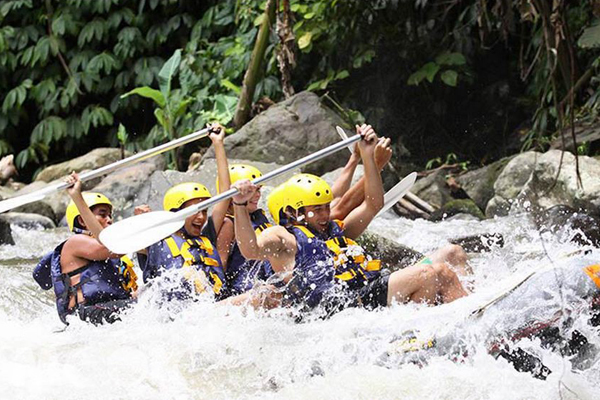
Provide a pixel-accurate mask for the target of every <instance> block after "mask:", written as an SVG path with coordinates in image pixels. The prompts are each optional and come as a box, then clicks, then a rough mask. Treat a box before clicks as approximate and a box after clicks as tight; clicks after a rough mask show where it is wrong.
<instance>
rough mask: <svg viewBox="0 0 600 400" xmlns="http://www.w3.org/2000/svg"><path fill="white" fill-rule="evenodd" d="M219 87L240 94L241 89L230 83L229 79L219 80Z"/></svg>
mask: <svg viewBox="0 0 600 400" xmlns="http://www.w3.org/2000/svg"><path fill="white" fill-rule="evenodd" d="M221 86H223V87H226V88H227V89H230V90H233V91H234V92H235V93H236V94H238V95H239V94H240V93H241V92H242V89H241V88H240V87H239V86H237V85H236V84H234V83H233V82H231V81H230V80H229V79H221Z"/></svg>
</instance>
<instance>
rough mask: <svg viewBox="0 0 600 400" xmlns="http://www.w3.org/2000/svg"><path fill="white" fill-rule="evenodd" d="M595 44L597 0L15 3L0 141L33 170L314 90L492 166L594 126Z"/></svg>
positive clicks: (6, 20) (599, 14)
mask: <svg viewBox="0 0 600 400" xmlns="http://www.w3.org/2000/svg"><path fill="white" fill-rule="evenodd" d="M261 27H263V28H262V31H263V35H262V38H263V42H262V48H261V49H259V50H258V51H259V52H264V54H263V53H261V55H262V57H260V58H259V59H258V61H256V60H255V61H256V62H255V63H254V64H255V65H254V67H253V69H251V70H252V74H250V75H252V76H251V78H253V82H254V85H255V87H253V88H252V89H255V90H250V91H248V88H247V87H246V85H244V75H245V73H246V71H247V70H248V68H249V65H250V61H251V58H252V57H251V55H252V52H253V50H254V51H257V50H255V48H257V47H258V46H256V44H257V40H258V39H257V37H258V38H260V37H261V36H260V35H259V31H261ZM265 29H266V30H265ZM599 48H600V1H599V0H591V1H581V2H572V1H567V0H443V1H442V0H219V1H217V0H202V1H201V0H135V1H134V0H60V1H59V0H36V1H33V0H5V1H3V2H1V3H0V102H1V104H0V155H4V154H10V153H14V154H15V155H16V163H17V166H18V167H19V168H20V169H21V171H22V172H21V175H22V177H23V176H27V177H31V176H32V175H33V174H34V173H35V171H37V170H39V168H41V167H42V166H44V165H47V164H49V163H55V162H58V161H62V160H64V159H67V158H73V157H75V156H77V155H81V154H84V153H85V152H86V151H88V150H90V149H91V148H94V147H98V146H118V145H121V146H123V147H125V148H127V149H129V150H138V149H145V148H148V147H151V146H153V145H155V144H158V143H162V142H164V141H166V140H169V139H172V138H174V137H179V136H182V135H185V134H188V133H190V132H192V131H194V130H196V129H199V128H201V127H202V126H204V124H205V123H206V122H208V121H212V120H219V121H220V122H222V123H224V124H229V125H230V126H238V127H239V126H240V125H241V124H243V122H245V120H247V118H249V116H251V112H252V108H254V109H255V111H254V112H258V111H259V110H260V106H261V104H270V103H271V102H277V101H281V100H282V99H284V98H286V97H289V96H291V95H292V94H293V93H297V92H299V91H302V90H311V91H314V92H316V93H317V94H319V95H322V96H323V98H324V101H326V102H329V103H330V104H331V105H332V107H334V108H336V109H338V110H339V111H340V113H341V114H342V115H343V116H344V117H345V118H347V119H348V120H349V122H360V121H361V120H363V119H366V120H367V121H369V122H370V123H371V124H373V125H374V126H376V127H377V129H378V131H379V132H381V133H382V134H384V135H387V136H391V137H393V138H395V139H396V140H401V141H402V143H403V144H404V145H405V146H406V147H407V148H408V149H409V151H410V152H411V156H412V158H413V159H414V160H415V161H416V162H417V163H418V164H420V165H423V166H424V165H425V163H426V162H427V160H431V159H435V158H436V157H438V158H440V157H441V158H443V157H445V155H447V154H452V155H453V156H454V158H455V159H457V160H463V161H465V160H469V161H471V162H472V164H476V165H481V164H485V163H487V162H489V161H492V160H495V159H498V158H499V157H502V156H504V155H507V154H511V153H514V152H518V151H522V150H526V149H532V148H535V149H542V150H543V149H545V148H547V147H548V145H549V142H550V140H551V139H552V138H554V137H556V136H557V135H561V134H562V135H570V134H571V128H572V127H573V126H575V125H577V124H582V123H589V122H594V121H595V120H596V118H597V115H598V112H599V110H600V74H599V72H598V71H599V70H598V66H599V63H600V58H599V55H600V53H599V52H598V49H599ZM254 85H253V86H254ZM240 98H242V99H244V98H245V99H246V100H247V102H248V104H246V113H247V115H245V116H243V115H242V114H239V115H236V107H238V100H239V99H240ZM244 104H245V103H244ZM244 104H242V103H240V106H244ZM239 108H244V107H239ZM240 115H241V116H240ZM234 120H235V121H234ZM596 150H597V149H589V148H586V149H585V151H586V152H589V153H593V152H595V151H596ZM175 161H177V167H178V168H185V159H184V158H183V156H182V158H181V159H179V160H173V162H175Z"/></svg>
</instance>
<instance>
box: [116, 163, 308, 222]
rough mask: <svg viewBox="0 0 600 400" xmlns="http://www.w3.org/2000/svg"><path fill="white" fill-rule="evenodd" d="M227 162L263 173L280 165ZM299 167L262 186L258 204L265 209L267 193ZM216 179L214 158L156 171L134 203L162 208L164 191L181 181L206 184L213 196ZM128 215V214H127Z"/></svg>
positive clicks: (297, 170) (156, 208)
mask: <svg viewBox="0 0 600 400" xmlns="http://www.w3.org/2000/svg"><path fill="white" fill-rule="evenodd" d="M228 161H229V164H230V165H233V164H248V165H252V166H254V167H256V168H258V169H259V170H260V171H261V172H262V173H263V174H266V173H268V172H271V171H274V170H276V169H277V168H279V167H281V166H280V165H278V164H275V163H263V162H257V161H248V160H238V159H229V160H228ZM299 172H300V170H299V169H292V170H290V171H289V172H287V173H285V174H283V175H281V176H279V177H277V178H273V179H271V180H270V181H269V182H267V183H266V184H265V186H263V191H262V199H261V201H260V203H259V206H260V207H262V208H263V209H265V210H266V204H265V200H266V197H267V195H268V194H269V193H270V191H271V190H272V188H273V187H275V186H277V185H279V184H280V183H283V182H285V181H286V180H288V179H289V178H290V177H291V176H292V175H294V174H297V173H299ZM216 180H217V165H216V162H215V160H214V159H206V160H204V161H203V162H202V164H201V165H200V167H199V168H198V169H197V170H196V171H188V172H185V173H184V172H178V171H172V170H168V171H156V172H154V173H153V174H152V176H151V177H150V179H149V180H148V181H147V182H145V183H144V185H142V187H141V189H140V190H139V192H138V195H137V197H136V198H135V205H140V204H148V205H149V206H150V208H152V209H153V210H162V208H163V204H162V202H163V197H164V195H165V193H166V191H167V190H168V189H169V188H171V187H172V186H174V185H176V184H178V183H183V182H199V183H201V184H203V185H204V186H206V187H207V188H208V190H209V191H210V193H211V194H212V195H213V196H214V195H215V194H216V193H217V190H216V184H215V183H216ZM129 211H132V210H129V209H128V210H126V212H125V213H124V215H125V216H128V214H127V213H128V212H129ZM129 215H130V214H129Z"/></svg>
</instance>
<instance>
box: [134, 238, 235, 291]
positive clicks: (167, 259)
mask: <svg viewBox="0 0 600 400" xmlns="http://www.w3.org/2000/svg"><path fill="white" fill-rule="evenodd" d="M186 236H187V235H186ZM170 269H182V270H183V271H182V272H183V276H184V279H185V280H186V281H187V282H189V283H191V284H193V285H194V288H195V290H196V292H197V293H201V292H204V291H205V290H206V284H208V285H209V286H211V287H212V290H213V292H214V293H215V294H216V295H222V294H223V291H224V289H225V287H224V286H225V274H224V272H223V265H222V264H221V258H220V257H219V253H218V252H217V250H216V248H215V247H214V246H213V244H212V243H211V241H210V240H209V239H208V238H207V237H205V236H199V237H197V238H184V237H182V236H181V235H179V234H177V233H175V234H173V235H171V236H169V237H168V238H166V239H163V240H161V241H160V242H158V243H155V244H153V245H152V246H150V247H148V257H147V260H146V263H145V265H144V268H143V276H144V282H147V281H148V280H150V279H153V278H156V277H157V276H159V275H160V274H161V272H162V271H164V270H170Z"/></svg>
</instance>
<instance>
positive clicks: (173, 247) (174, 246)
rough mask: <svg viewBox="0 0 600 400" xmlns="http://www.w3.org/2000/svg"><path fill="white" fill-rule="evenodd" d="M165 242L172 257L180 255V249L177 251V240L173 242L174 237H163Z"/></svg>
mask: <svg viewBox="0 0 600 400" xmlns="http://www.w3.org/2000/svg"><path fill="white" fill-rule="evenodd" d="M165 243H166V244H167V246H168V247H169V250H170V251H171V255H172V256H173V257H179V256H180V255H181V251H179V246H177V242H175V239H173V238H172V237H168V238H166V239H165Z"/></svg>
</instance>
